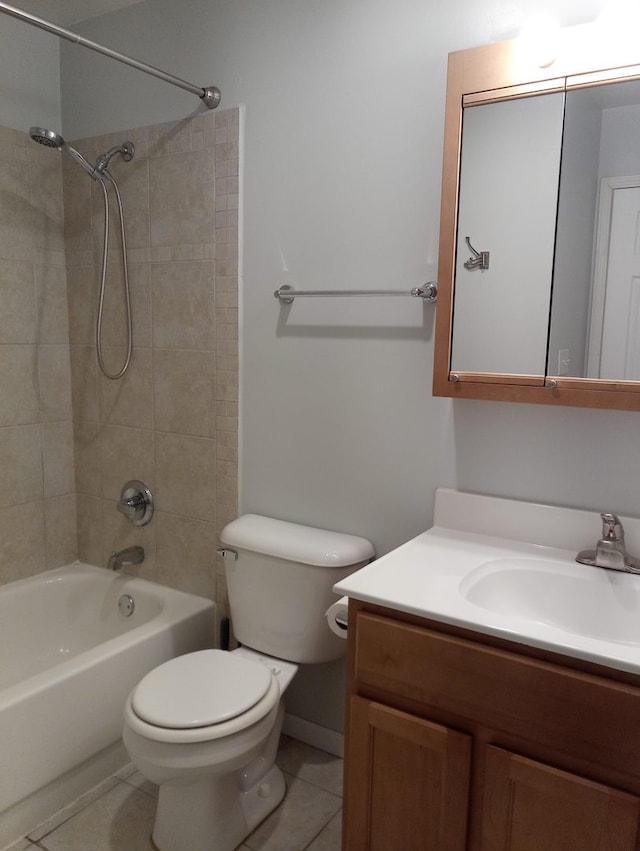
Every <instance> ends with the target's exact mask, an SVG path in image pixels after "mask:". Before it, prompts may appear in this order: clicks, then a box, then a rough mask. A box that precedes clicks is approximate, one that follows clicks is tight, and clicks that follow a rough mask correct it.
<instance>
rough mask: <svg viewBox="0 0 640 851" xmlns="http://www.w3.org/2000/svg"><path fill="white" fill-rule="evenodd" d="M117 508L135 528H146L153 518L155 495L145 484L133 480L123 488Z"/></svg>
mask: <svg viewBox="0 0 640 851" xmlns="http://www.w3.org/2000/svg"><path fill="white" fill-rule="evenodd" d="M116 507H117V509H118V511H119V512H120V513H121V514H124V516H125V517H126V518H127V519H128V520H130V521H131V522H132V523H133V524H134V526H146V525H147V523H149V522H150V520H151V518H152V517H153V510H154V506H153V495H152V493H151V491H150V490H149V488H148V487H147V486H146V485H145V484H144V482H140V481H138V480H137V479H132V480H131V481H130V482H127V483H126V484H125V485H124V487H123V488H122V492H121V493H120V500H119V501H118V503H117V506H116Z"/></svg>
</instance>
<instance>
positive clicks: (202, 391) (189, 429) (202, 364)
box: [153, 349, 215, 437]
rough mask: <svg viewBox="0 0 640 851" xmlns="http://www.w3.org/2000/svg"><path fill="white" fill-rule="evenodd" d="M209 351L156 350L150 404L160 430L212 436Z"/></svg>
mask: <svg viewBox="0 0 640 851" xmlns="http://www.w3.org/2000/svg"><path fill="white" fill-rule="evenodd" d="M214 363H215V361H214V355H213V353H212V352H204V351H202V352H201V351H189V350H183V349H156V350H155V351H154V356H153V404H154V418H155V427H156V428H157V429H158V430H159V431H166V432H176V433H179V434H193V435H199V436H200V437H214V436H215V415H214V400H215V371H214Z"/></svg>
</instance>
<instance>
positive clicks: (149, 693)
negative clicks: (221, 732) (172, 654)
mask: <svg viewBox="0 0 640 851" xmlns="http://www.w3.org/2000/svg"><path fill="white" fill-rule="evenodd" d="M273 679H274V675H273V673H272V672H271V671H270V670H269V668H267V667H266V666H265V665H263V664H261V663H260V662H255V661H253V660H252V659H246V658H243V657H241V656H238V655H237V654H231V653H227V652H225V651H223V650H200V651H198V652H196V653H187V654H186V655H184V656H178V657H176V658H175V659H170V660H169V661H168V662H165V663H164V664H162V665H160V666H159V667H157V668H155V669H154V670H153V671H151V672H150V673H148V674H147V675H146V676H145V677H143V678H142V680H141V681H140V682H139V683H138V685H137V686H136V688H135V689H134V691H133V692H132V694H131V698H130V704H131V708H132V710H133V712H134V714H135V715H136V716H137V717H138V718H139V719H140V720H141V721H142V722H144V723H146V724H150V725H152V726H153V727H158V728H163V729H166V730H176V731H178V730H185V731H186V730H195V729H199V728H203V727H212V726H215V725H217V724H223V725H224V724H225V722H229V721H232V720H233V719H239V717H240V716H242V715H244V714H245V713H247V712H249V710H251V709H252V708H253V707H257V704H259V703H260V702H261V701H262V700H263V699H264V698H265V697H266V696H267V695H268V693H269V691H270V689H271V686H272V681H273ZM269 702H271V701H269ZM268 708H269V707H267V710H266V711H268ZM250 714H251V715H253V714H254V713H250Z"/></svg>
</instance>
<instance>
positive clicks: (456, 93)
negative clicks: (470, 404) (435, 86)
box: [434, 42, 640, 410]
mask: <svg viewBox="0 0 640 851" xmlns="http://www.w3.org/2000/svg"><path fill="white" fill-rule="evenodd" d="M576 56H577V57H578V58H576ZM585 57H586V58H585ZM596 60H597V57H596ZM594 61H595V60H594V51H593V44H592V45H591V50H590V51H589V50H587V51H585V50H583V51H582V52H578V53H576V52H575V51H574V54H573V55H572V56H569V57H567V58H565V59H564V60H563V62H562V63H560V62H556V63H555V64H554V66H553V73H552V71H551V69H549V72H547V71H545V70H541V69H539V68H536V69H535V70H532V69H531V67H525V65H524V64H523V62H522V61H521V58H520V57H519V55H518V44H517V42H505V43H503V44H502V45H488V46H485V47H483V48H474V49H472V50H468V51H459V52H458V53H454V54H451V55H450V58H449V77H448V85H447V111H446V116H445V151H444V167H443V193H442V212H441V233H440V260H439V275H438V277H439V299H438V301H439V304H438V315H437V326H436V352H435V365H434V393H435V395H445V396H453V397H458V398H479V399H497V400H504V401H523V402H542V403H545V404H564V405H584V406H591V407H611V408H621V409H629V410H640V286H639V284H640V145H639V144H638V143H637V141H636V140H638V139H640V80H639V79H638V78H639V77H640V68H639V67H638V66H633V67H627V68H622V69H614V70H613V71H612V70H610V69H607V68H605V69H604V70H602V71H595V72H594V71H593V66H592V65H591V64H590V63H592V62H594ZM596 67H597V65H596ZM636 258H637V259H636Z"/></svg>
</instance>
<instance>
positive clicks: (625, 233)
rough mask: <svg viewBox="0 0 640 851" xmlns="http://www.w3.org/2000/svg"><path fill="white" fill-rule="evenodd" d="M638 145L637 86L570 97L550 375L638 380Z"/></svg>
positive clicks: (631, 84) (639, 101) (639, 87)
mask: <svg viewBox="0 0 640 851" xmlns="http://www.w3.org/2000/svg"><path fill="white" fill-rule="evenodd" d="M639 139H640V81H638V80H631V81H627V82H623V83H615V84H612V85H608V86H595V87H594V86H589V87H588V88H584V89H579V90H576V91H570V92H567V96H566V107H565V126H564V135H563V142H562V173H561V178H560V191H559V199H558V228H557V239H556V259H555V264H554V272H553V301H552V309H551V326H550V334H549V354H548V361H547V374H548V375H558V376H562V375H570V376H577V377H582V378H603V379H610V380H631V381H638V380H640V337H639V335H640V324H639V321H640V312H639V311H638V306H639V305H638V304H637V299H638V292H637V288H638V283H640V263H639V262H638V260H636V259H635V258H636V257H638V256H639V255H638V252H639V251H640V233H639V232H638V231H637V227H638V225H637V222H638V215H639V211H640V177H639V175H640V146H639V145H638V142H637V140H639ZM639 260H640V257H639Z"/></svg>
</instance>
